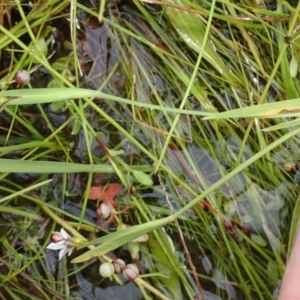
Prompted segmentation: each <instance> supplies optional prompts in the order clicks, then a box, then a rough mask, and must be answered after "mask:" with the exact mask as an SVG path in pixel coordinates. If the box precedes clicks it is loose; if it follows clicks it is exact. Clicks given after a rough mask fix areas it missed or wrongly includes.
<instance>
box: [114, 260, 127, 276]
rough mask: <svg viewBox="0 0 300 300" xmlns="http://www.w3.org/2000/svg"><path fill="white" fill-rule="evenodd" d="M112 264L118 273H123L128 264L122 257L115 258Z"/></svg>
mask: <svg viewBox="0 0 300 300" xmlns="http://www.w3.org/2000/svg"><path fill="white" fill-rule="evenodd" d="M112 264H113V266H114V270H115V273H116V274H121V273H122V272H123V270H124V268H125V266H126V264H125V261H124V260H123V259H121V258H118V259H115V260H114V261H113V262H112Z"/></svg>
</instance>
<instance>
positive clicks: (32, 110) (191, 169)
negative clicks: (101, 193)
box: [0, 0, 300, 299]
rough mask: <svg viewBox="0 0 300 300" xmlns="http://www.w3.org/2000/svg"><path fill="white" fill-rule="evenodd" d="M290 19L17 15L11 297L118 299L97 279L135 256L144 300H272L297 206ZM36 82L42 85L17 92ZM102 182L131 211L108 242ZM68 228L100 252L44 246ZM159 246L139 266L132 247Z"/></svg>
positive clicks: (6, 212)
mask: <svg viewBox="0 0 300 300" xmlns="http://www.w3.org/2000/svg"><path fill="white" fill-rule="evenodd" d="M153 4H155V6H154V5H153ZM156 5H158V6H156ZM286 7H287V8H290V9H291V7H289V6H288V5H285V6H284V7H282V6H281V5H279V6H278V8H277V11H272V10H269V9H268V8H267V7H252V6H251V7H250V6H249V3H248V2H247V3H246V2H245V3H241V5H239V6H237V5H235V4H232V3H223V2H216V1H212V2H211V3H210V2H203V3H201V5H200V4H199V3H195V2H193V3H191V2H187V1H181V0H180V1H179V0H176V1H172V2H165V1H162V2H157V1H149V3H146V2H139V1H133V2H132V4H131V5H125V6H118V5H115V4H111V3H108V4H107V6H106V10H105V12H104V13H103V7H102V8H101V9H100V15H99V10H98V7H93V6H92V5H91V6H87V5H86V4H85V3H77V2H74V3H72V5H71V6H69V3H68V2H59V3H58V2H55V1H54V2H53V3H52V2H51V3H50V4H49V5H47V6H46V5H45V6H43V5H42V4H35V5H34V6H33V7H29V6H27V5H25V4H21V3H19V2H17V3H16V4H15V5H14V6H11V7H6V8H5V9H3V11H2V18H0V19H2V20H4V21H3V22H2V25H0V30H1V31H2V33H3V35H2V36H1V37H0V45H1V55H2V56H1V59H2V63H3V64H4V63H5V64H6V68H3V71H2V78H1V86H2V87H3V90H2V92H0V96H1V97H2V98H1V103H0V105H1V108H2V109H3V110H2V112H1V115H2V119H1V121H0V126H1V142H2V145H3V146H2V147H1V158H0V171H1V172H2V173H1V175H0V176H1V182H2V184H1V187H0V193H1V196H2V197H1V198H2V199H1V200H0V205H1V211H2V212H3V215H2V217H1V222H0V223H1V225H2V226H1V228H2V229H1V230H2V232H3V235H2V239H1V242H2V244H3V245H4V247H3V249H2V250H1V262H2V263H3V266H2V267H1V268H2V271H3V272H1V273H2V274H6V275H5V276H3V275H2V282H4V283H3V284H1V288H2V287H3V292H2V294H1V295H0V296H1V297H2V298H3V299H5V297H6V298H7V297H13V298H14V299H26V297H28V299H38V298H39V297H43V298H44V299H48V298H49V299H51V298H57V299H65V298H66V297H70V298H72V297H73V298H74V297H76V296H78V295H80V294H81V293H82V291H83V290H84V289H87V288H88V289H90V292H91V293H92V289H91V288H90V287H91V286H92V285H94V286H96V287H97V289H95V291H94V294H93V297H97V293H99V292H100V290H99V289H100V288H102V289H104V287H107V286H110V285H111V284H110V283H109V281H108V280H104V279H102V278H100V277H99V274H98V267H99V264H100V263H101V262H102V261H103V260H105V259H107V258H113V257H120V256H121V257H123V258H125V259H126V260H127V262H131V261H135V262H136V263H137V264H138V265H139V266H140V269H141V270H144V271H145V274H143V275H142V276H140V278H139V279H137V280H135V285H132V286H131V291H132V292H137V293H139V295H140V297H143V298H145V299H148V298H152V297H153V295H155V297H158V298H161V299H183V298H184V297H186V298H188V299H193V298H194V297H199V298H201V297H202V298H204V297H205V295H206V297H207V299H209V297H212V296H211V294H209V293H213V294H214V296H219V297H221V298H222V299H223V298H228V299H237V298H238V299H243V298H245V299H254V298H255V299H273V298H274V296H273V294H274V293H275V292H276V288H278V282H279V280H280V278H281V276H282V273H283V265H284V262H285V260H286V258H287V252H288V251H289V249H287V246H286V245H287V243H288V240H287V239H286V237H285V236H286V232H288V229H289V225H288V224H287V222H288V216H289V215H290V214H291V211H292V208H293V205H294V203H295V201H296V198H297V196H296V195H297V194H296V188H295V184H294V180H293V172H295V167H294V166H293V164H294V165H296V164H297V162H298V156H297V150H298V148H299V145H298V139H297V135H298V134H299V129H297V128H296V129H295V126H296V125H298V120H294V119H293V117H296V116H298V110H299V108H298V104H297V102H296V101H295V100H290V101H285V100H286V99H291V98H298V97H299V87H298V84H297V80H296V79H293V78H292V77H291V73H290V65H289V64H290V62H291V57H293V56H295V55H296V53H297V51H298V42H297V37H298V30H297V15H298V13H297V12H298V11H299V9H300V5H298V6H297V7H296V10H295V11H293V10H292V11H288V10H287V9H286ZM7 12H10V13H11V14H7V15H5V14H6V13H7ZM12 12H13V13H12ZM7 16H8V17H7ZM262 16H263V17H262ZM10 17H11V18H17V22H13V23H12V22H10ZM6 18H7V19H6ZM98 19H100V20H101V22H99V20H98ZM12 24H16V25H13V26H12ZM66 24H67V25H68V27H69V29H68V30H66V31H65V30H60V28H63V26H64V28H65V26H66ZM55 28H56V31H55V30H54V29H55ZM55 34H59V35H60V36H61V38H59V37H58V38H57V36H56V35H55ZM59 35H58V36H59ZM286 37H288V40H289V43H286V40H287V39H286ZM56 43H59V44H61V45H63V46H61V47H59V48H58V49H57V51H54V49H55V45H56ZM20 69H27V70H29V71H30V72H31V76H32V78H33V79H32V81H31V82H30V83H29V84H28V85H27V86H26V87H22V86H18V85H17V84H16V83H14V82H13V76H14V74H15V73H16V72H17V71H18V70H20ZM42 79H45V81H44V82H43V81H42ZM82 87H85V88H86V89H82ZM203 117H205V118H204V119H203ZM282 120H283V121H284V122H285V123H283V122H282ZM288 121H291V122H289V123H288ZM97 139H98V141H100V142H99V143H97V142H96V141H97ZM286 163H292V167H291V168H289V169H288V168H287V167H285V165H286ZM97 173H102V174H104V178H105V180H104V181H105V183H106V184H109V183H110V182H115V181H117V182H120V183H121V184H122V186H123V187H124V191H123V193H121V195H120V199H119V202H118V204H117V205H118V209H122V208H124V207H125V206H132V207H133V208H132V209H131V210H130V211H129V212H127V213H126V214H123V215H116V218H115V223H116V224H117V225H119V227H118V226H113V225H111V226H110V227H109V230H108V231H104V232H103V231H101V230H100V229H101V228H99V226H98V227H97V226H96V222H97V219H96V215H95V209H96V207H95V205H94V203H91V202H90V201H89V200H88V194H89V190H90V188H91V186H92V185H93V184H94V183H95V178H96V177H95V176H96V175H95V174H97ZM126 190H127V191H130V193H129V194H127V193H126ZM295 219H297V216H295ZM123 223H124V224H130V225H135V226H132V227H129V228H126V229H120V225H121V224H123ZM295 224H296V223H295ZM61 226H62V227H64V228H65V229H66V230H67V231H68V232H69V233H70V234H71V235H72V236H75V237H80V238H81V239H82V240H83V241H85V242H84V243H83V244H82V245H81V246H80V247H78V248H79V249H78V252H77V253H78V255H75V256H74V257H72V259H71V260H63V262H61V263H59V264H57V262H56V261H55V258H53V257H52V255H53V253H52V252H48V251H45V247H46V246H47V244H48V243H49V236H50V233H51V231H53V230H54V229H55V228H57V227H61ZM146 233H148V234H149V241H148V242H147V243H145V244H141V245H139V251H140V252H139V256H138V257H137V256H133V257H132V256H130V255H129V252H128V251H127V250H124V249H123V248H122V246H123V245H126V244H127V243H130V242H132V241H133V240H134V239H135V238H137V237H138V236H141V235H143V234H146ZM99 258H100V260H99ZM74 263H75V264H74ZM57 268H58V269H57ZM270 274H271V275H270ZM66 278H67V280H65V279H66ZM99 278H100V279H99ZM113 279H114V282H116V283H118V284H121V283H122V282H121V280H120V278H119V277H117V276H114V278H113ZM24 283H28V285H29V287H28V290H27V287H25V289H24V288H23V287H24ZM212 284H213V288H212ZM33 286H35V288H34V291H33V292H32V289H33ZM126 286H127V285H125V286H124V287H120V290H121V291H122V289H123V288H124V289H125V288H126ZM136 287H137V288H136ZM112 291H113V293H114V295H115V297H116V298H118V297H119V294H118V293H119V288H114V287H113V288H112ZM102 292H103V293H105V292H106V291H102ZM29 293H30V294H31V296H26V295H27V294H29ZM121 293H123V292H121ZM25 294H26V295H25ZM123 294H124V293H123Z"/></svg>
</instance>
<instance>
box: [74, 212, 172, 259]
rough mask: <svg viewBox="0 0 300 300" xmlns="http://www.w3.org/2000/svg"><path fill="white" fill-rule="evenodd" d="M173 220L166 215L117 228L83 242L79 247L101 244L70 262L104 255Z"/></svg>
mask: <svg viewBox="0 0 300 300" xmlns="http://www.w3.org/2000/svg"><path fill="white" fill-rule="evenodd" d="M173 220H174V219H173V218H172V217H167V218H162V219H159V220H154V221H150V222H148V223H145V224H140V225H136V226H131V227H128V228H125V229H121V230H118V231H116V232H114V233H110V234H108V235H106V236H104V237H101V238H100V239H97V240H93V241H91V242H88V243H85V244H83V245H82V246H81V247H80V248H79V249H81V248H83V247H86V246H89V245H93V244H96V243H100V244H101V245H100V246H98V247H96V248H94V249H92V250H90V251H87V252H85V253H84V254H82V255H80V256H78V257H76V258H74V259H73V260H72V261H71V263H81V262H84V261H87V260H90V259H92V258H94V257H98V256H101V255H104V254H106V253H108V252H109V251H112V250H115V249H117V248H119V247H121V246H123V245H125V244H127V243H129V242H131V241H133V240H135V239H136V238H138V237H139V236H142V235H144V234H146V233H148V232H150V231H153V230H155V229H157V228H159V227H162V226H164V225H166V224H167V223H170V222H172V221H173Z"/></svg>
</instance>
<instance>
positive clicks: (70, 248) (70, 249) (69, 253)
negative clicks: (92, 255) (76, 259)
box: [68, 247, 75, 256]
mask: <svg viewBox="0 0 300 300" xmlns="http://www.w3.org/2000/svg"><path fill="white" fill-rule="evenodd" d="M74 249H75V248H74V247H69V250H68V256H70V255H71V254H72V252H73V250H74Z"/></svg>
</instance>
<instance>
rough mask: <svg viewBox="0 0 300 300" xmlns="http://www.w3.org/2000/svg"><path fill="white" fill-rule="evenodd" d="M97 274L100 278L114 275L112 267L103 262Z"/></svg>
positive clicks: (108, 263) (110, 264) (109, 263)
mask: <svg viewBox="0 0 300 300" xmlns="http://www.w3.org/2000/svg"><path fill="white" fill-rule="evenodd" d="M99 273H100V275H101V276H102V277H104V278H107V277H110V276H112V275H113V274H114V266H113V264H112V263H111V262H105V263H103V264H101V265H100V268H99Z"/></svg>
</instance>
